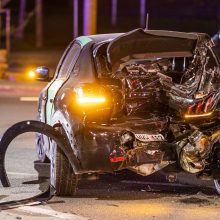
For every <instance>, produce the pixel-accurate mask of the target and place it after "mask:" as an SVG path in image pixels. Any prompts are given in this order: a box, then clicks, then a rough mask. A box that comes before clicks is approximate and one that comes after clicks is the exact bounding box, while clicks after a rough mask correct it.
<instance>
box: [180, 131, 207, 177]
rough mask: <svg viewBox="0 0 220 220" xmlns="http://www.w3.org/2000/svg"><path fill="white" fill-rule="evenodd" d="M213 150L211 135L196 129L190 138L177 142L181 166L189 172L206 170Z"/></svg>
mask: <svg viewBox="0 0 220 220" xmlns="http://www.w3.org/2000/svg"><path fill="white" fill-rule="evenodd" d="M210 151H211V137H209V136H206V135H204V134H203V133H202V132H200V131H198V130H197V131H194V132H193V133H192V134H191V135H190V136H189V137H188V138H185V139H183V140H182V141H179V142H177V153H178V156H179V163H180V165H181V167H182V168H183V169H184V170H185V171H187V172H189V173H198V172H200V171H202V170H204V168H205V166H206V159H207V158H208V156H209V154H210Z"/></svg>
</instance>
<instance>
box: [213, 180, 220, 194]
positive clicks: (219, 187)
mask: <svg viewBox="0 0 220 220" xmlns="http://www.w3.org/2000/svg"><path fill="white" fill-rule="evenodd" d="M214 184H215V189H216V191H217V193H218V194H220V180H214Z"/></svg>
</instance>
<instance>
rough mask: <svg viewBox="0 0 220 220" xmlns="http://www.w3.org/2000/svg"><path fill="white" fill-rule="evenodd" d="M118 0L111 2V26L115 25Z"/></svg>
mask: <svg viewBox="0 0 220 220" xmlns="http://www.w3.org/2000/svg"><path fill="white" fill-rule="evenodd" d="M117 14H118V0H112V26H116V24H117Z"/></svg>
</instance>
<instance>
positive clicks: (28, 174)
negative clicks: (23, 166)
mask: <svg viewBox="0 0 220 220" xmlns="http://www.w3.org/2000/svg"><path fill="white" fill-rule="evenodd" d="M7 174H9V175H17V176H36V177H37V176H38V175H37V174H33V173H17V172H7Z"/></svg>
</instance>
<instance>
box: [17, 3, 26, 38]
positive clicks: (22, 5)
mask: <svg viewBox="0 0 220 220" xmlns="http://www.w3.org/2000/svg"><path fill="white" fill-rule="evenodd" d="M25 9H26V0H20V8H19V15H18V16H19V17H18V31H17V34H16V37H17V38H20V39H21V38H23V36H24V25H23V24H24V18H25Z"/></svg>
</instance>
